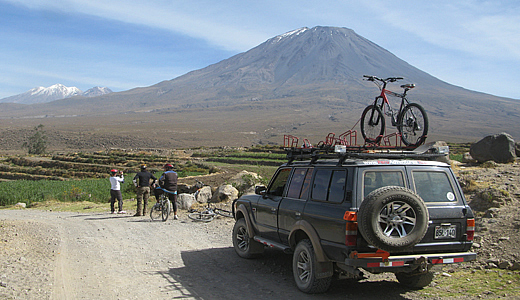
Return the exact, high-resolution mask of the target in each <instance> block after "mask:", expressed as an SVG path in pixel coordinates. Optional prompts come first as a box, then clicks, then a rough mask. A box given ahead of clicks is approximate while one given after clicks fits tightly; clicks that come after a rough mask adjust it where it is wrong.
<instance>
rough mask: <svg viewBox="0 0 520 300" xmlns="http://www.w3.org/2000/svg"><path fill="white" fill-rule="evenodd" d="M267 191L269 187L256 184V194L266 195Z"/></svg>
mask: <svg viewBox="0 0 520 300" xmlns="http://www.w3.org/2000/svg"><path fill="white" fill-rule="evenodd" d="M266 192H267V187H265V186H263V185H257V186H255V194H257V195H261V196H263V195H265V193H266Z"/></svg>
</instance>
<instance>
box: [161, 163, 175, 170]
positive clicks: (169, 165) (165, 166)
mask: <svg viewBox="0 0 520 300" xmlns="http://www.w3.org/2000/svg"><path fill="white" fill-rule="evenodd" d="M163 169H173V166H172V164H165V165H164V167H163Z"/></svg>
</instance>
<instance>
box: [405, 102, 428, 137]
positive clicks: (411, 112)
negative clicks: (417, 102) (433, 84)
mask: <svg viewBox="0 0 520 300" xmlns="http://www.w3.org/2000/svg"><path fill="white" fill-rule="evenodd" d="M401 122H402V124H401V128H400V129H401V135H402V139H403V141H404V142H405V143H406V144H417V143H419V142H420V141H421V140H422V139H423V136H424V130H425V128H426V125H425V124H424V123H425V121H424V116H423V113H422V112H421V111H420V110H419V109H418V108H416V107H409V109H407V110H406V111H405V112H404V115H403V117H402V121H401Z"/></svg>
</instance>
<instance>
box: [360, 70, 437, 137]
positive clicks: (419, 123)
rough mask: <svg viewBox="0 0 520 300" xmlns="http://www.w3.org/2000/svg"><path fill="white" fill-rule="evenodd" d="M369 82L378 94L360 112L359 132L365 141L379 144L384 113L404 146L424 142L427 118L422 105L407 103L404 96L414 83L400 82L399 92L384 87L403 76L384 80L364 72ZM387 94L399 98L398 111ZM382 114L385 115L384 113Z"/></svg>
mask: <svg viewBox="0 0 520 300" xmlns="http://www.w3.org/2000/svg"><path fill="white" fill-rule="evenodd" d="M363 77H364V78H366V80H368V81H372V82H374V83H375V84H376V85H377V86H378V87H379V89H380V90H381V93H380V94H379V96H377V97H376V98H375V101H374V103H373V104H371V105H369V106H367V107H366V108H365V110H364V111H363V114H362V115H361V134H362V135H363V138H364V139H365V142H366V143H369V144H379V143H380V142H381V139H382V138H383V135H384V133H385V118H384V115H387V116H389V117H390V119H391V122H392V126H395V127H397V130H398V132H399V134H400V135H401V140H402V142H403V143H404V144H405V145H406V146H410V147H416V146H419V145H421V144H422V143H424V141H425V140H426V135H427V134H428V117H427V116H426V112H425V111H424V108H423V107H422V106H420V105H419V104H417V103H410V102H409V101H408V99H406V93H407V92H408V91H409V90H411V89H413V88H414V87H415V84H410V83H409V84H403V85H401V88H403V89H404V92H403V93H402V94H399V93H395V92H392V91H389V90H387V89H386V85H387V83H389V82H396V81H398V80H401V79H403V78H402V77H389V78H386V79H382V78H378V77H375V76H369V75H363ZM387 95H390V96H393V97H397V98H401V105H400V107H399V110H397V111H396V110H394V109H393V108H392V107H391V105H390V102H389V101H388V98H387ZM383 114H384V115H383Z"/></svg>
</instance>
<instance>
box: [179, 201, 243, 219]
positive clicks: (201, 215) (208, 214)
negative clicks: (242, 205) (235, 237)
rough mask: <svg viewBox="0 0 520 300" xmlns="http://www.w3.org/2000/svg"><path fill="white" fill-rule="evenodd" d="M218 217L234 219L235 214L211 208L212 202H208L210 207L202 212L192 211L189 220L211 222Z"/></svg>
mask: <svg viewBox="0 0 520 300" xmlns="http://www.w3.org/2000/svg"><path fill="white" fill-rule="evenodd" d="M218 216H222V217H227V218H233V212H231V211H229V210H225V209H221V208H218V207H215V206H211V204H210V202H208V205H207V206H206V207H205V208H203V209H202V210H201V211H192V212H190V213H189V214H188V218H190V219H192V220H193V221H198V222H211V221H213V219H215V217H218Z"/></svg>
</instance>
